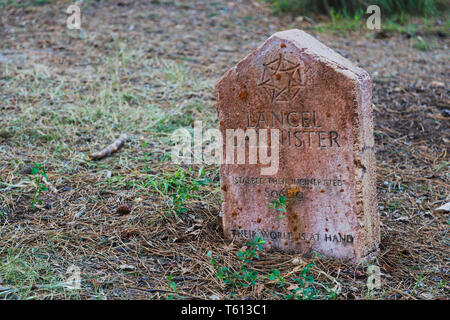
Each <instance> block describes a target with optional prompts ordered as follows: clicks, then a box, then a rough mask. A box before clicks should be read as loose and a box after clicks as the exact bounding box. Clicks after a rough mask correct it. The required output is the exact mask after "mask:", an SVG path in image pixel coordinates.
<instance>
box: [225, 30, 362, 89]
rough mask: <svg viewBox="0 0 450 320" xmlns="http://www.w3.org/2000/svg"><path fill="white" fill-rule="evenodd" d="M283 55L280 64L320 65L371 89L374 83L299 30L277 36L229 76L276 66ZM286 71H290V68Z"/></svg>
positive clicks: (334, 52)
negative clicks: (252, 67) (304, 62)
mask: <svg viewBox="0 0 450 320" xmlns="http://www.w3.org/2000/svg"><path fill="white" fill-rule="evenodd" d="M279 55H282V56H283V61H281V60H280V63H281V62H282V63H285V64H286V63H287V64H292V67H294V65H295V64H298V60H309V61H316V62H319V63H321V64H323V65H326V66H328V67H330V68H332V69H333V70H334V71H336V72H337V73H340V74H342V75H344V76H345V77H346V78H348V79H349V80H352V81H356V82H358V84H361V83H365V84H366V85H367V84H368V83H371V79H370V76H369V74H368V73H367V72H366V71H365V70H364V69H362V68H359V67H358V66H356V65H355V64H354V63H352V62H351V61H350V60H348V59H346V58H345V57H343V56H341V55H340V54H339V53H337V52H336V51H334V50H332V49H331V48H329V47H327V46H326V45H324V44H323V43H321V42H320V41H318V40H317V39H315V38H314V37H313V36H311V35H309V34H308V33H306V32H304V31H302V30H299V29H291V30H286V31H280V32H277V33H275V34H273V35H272V36H271V37H270V38H269V39H267V40H266V41H265V42H264V43H263V44H262V45H261V46H260V47H259V48H257V49H256V50H254V51H253V52H252V53H250V54H249V55H247V56H246V57H245V58H244V59H242V60H241V61H240V62H239V63H238V64H237V65H236V66H235V67H234V68H232V69H231V70H230V71H229V72H233V70H234V71H237V70H240V69H246V67H245V66H249V65H268V64H270V63H271V62H273V63H275V64H276V63H277V62H276V60H277V59H278V57H279ZM269 60H270V61H269ZM285 69H286V70H287V69H288V67H286V68H285ZM228 76H229V73H226V74H225V75H224V76H223V77H222V79H220V81H219V82H218V83H217V86H216V87H219V86H220V83H221V82H222V80H224V79H225V78H227V77H228Z"/></svg>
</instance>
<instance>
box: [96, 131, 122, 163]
mask: <svg viewBox="0 0 450 320" xmlns="http://www.w3.org/2000/svg"><path fill="white" fill-rule="evenodd" d="M126 140H127V135H126V134H122V135H121V136H120V137H119V138H118V139H117V140H116V141H114V142H113V143H112V144H110V145H109V146H107V147H106V148H105V149H103V150H101V151H99V152H95V153H93V154H91V155H90V158H91V160H101V159H103V158H104V157H107V156H109V155H110V154H113V153H114V152H116V151H117V150H119V149H120V148H121V147H122V146H123V145H124V143H125V141H126Z"/></svg>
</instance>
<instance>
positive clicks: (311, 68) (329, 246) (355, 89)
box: [216, 30, 380, 262]
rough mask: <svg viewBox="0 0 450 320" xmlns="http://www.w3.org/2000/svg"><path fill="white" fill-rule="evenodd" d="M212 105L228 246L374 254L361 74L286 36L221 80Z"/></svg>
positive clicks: (365, 82) (367, 112) (369, 125)
mask: <svg viewBox="0 0 450 320" xmlns="http://www.w3.org/2000/svg"><path fill="white" fill-rule="evenodd" d="M216 100H217V112H218V117H219V122H220V132H221V134H222V137H223V151H224V153H223V160H222V164H221V169H220V174H221V191H222V196H223V204H222V214H223V229H224V232H225V235H226V237H227V238H229V239H233V240H235V241H245V240H246V239H251V238H255V237H256V236H261V237H262V238H263V239H264V240H265V244H264V246H265V247H266V248H267V249H279V250H284V251H289V252H299V253H311V252H313V251H314V252H319V253H321V254H323V255H325V256H332V257H336V258H344V259H351V260H352V261H354V262H359V261H361V259H364V258H366V257H368V256H371V255H373V254H375V253H376V252H377V251H378V244H379V239H380V231H379V218H378V214H377V212H376V208H377V205H376V187H375V150H374V138H373V120H372V81H371V79H370V77H369V75H368V73H367V72H366V71H364V70H363V69H361V68H358V67H357V66H355V65H354V64H353V63H351V62H350V61H349V60H347V59H345V58H343V57H342V56H340V55H339V54H337V53H336V52H334V51H333V50H331V49H330V48H328V47H326V46H325V45H324V44H322V43H321V42H319V41H318V40H316V39H315V38H313V37H312V36H310V35H308V34H307V33H305V32H303V31H300V30H289V31H283V32H278V33H275V34H274V35H273V36H271V37H270V38H269V39H268V40H267V41H266V42H264V44H262V46H260V47H259V48H258V49H256V50H255V51H253V52H252V53H250V54H249V55H248V56H247V57H245V58H244V59H243V60H242V61H240V62H239V63H238V64H237V65H236V66H235V67H234V68H232V69H231V70H229V71H228V72H227V73H226V74H225V75H224V76H223V77H222V78H221V79H220V81H219V82H218V83H217V85H216ZM239 148H241V149H239ZM240 151H243V152H242V153H241V154H240V155H239V152H240ZM244 158H245V161H243V159H244Z"/></svg>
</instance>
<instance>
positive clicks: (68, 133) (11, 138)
mask: <svg viewBox="0 0 450 320" xmlns="http://www.w3.org/2000/svg"><path fill="white" fill-rule="evenodd" d="M65 5H66V2H55V4H52V5H45V6H36V7H34V8H32V10H30V9H26V10H25V9H22V10H19V9H17V8H15V7H13V6H7V7H4V10H6V16H10V17H15V16H18V15H20V16H21V19H19V20H20V21H30V22H29V23H26V24H24V25H14V24H13V22H9V20H8V19H7V20H8V21H7V23H8V24H10V23H12V24H13V25H11V26H8V28H9V27H11V28H10V29H8V30H10V31H11V32H8V33H6V35H5V37H4V38H3V39H2V43H1V44H0V46H1V48H2V50H1V51H0V59H2V64H1V65H0V87H1V88H2V89H1V90H0V98H1V99H0V112H1V117H0V295H1V296H0V298H1V299H19V298H20V299H45V298H47V299H71V298H73V299H168V298H171V297H172V298H173V299H179V298H186V299H189V298H191V299H209V298H210V297H212V296H215V297H218V298H222V299H228V298H230V295H231V294H232V293H233V294H234V295H233V298H238V299H244V298H248V297H251V298H260V299H308V298H312V297H313V298H315V299H335V298H337V299H352V298H356V299H365V298H366V285H365V283H366V278H367V274H366V267H367V266H366V265H359V266H354V265H351V264H348V263H346V262H342V261H335V260H332V259H327V258H324V257H320V256H316V255H312V256H307V257H303V258H301V259H300V258H299V257H298V255H297V254H291V253H284V252H276V251H275V252H264V250H259V249H258V247H257V246H256V245H253V244H247V245H246V247H245V248H243V247H242V245H241V244H238V243H233V242H230V241H228V240H226V239H225V238H224V236H223V230H222V228H221V218H220V210H221V196H220V195H221V191H220V187H219V185H220V179H219V168H218V167H217V166H215V165H211V166H205V167H201V166H192V167H187V166H185V165H182V166H180V165H176V164H173V163H171V161H170V151H171V148H170V134H171V132H172V131H173V130H174V129H176V128H178V127H180V126H182V127H187V128H188V129H189V130H191V129H192V128H191V126H192V122H193V120H201V121H203V124H204V126H205V127H214V126H216V125H217V122H218V120H217V115H216V110H215V108H214V100H215V97H214V83H215V82H216V81H217V79H218V78H219V77H220V76H221V75H222V74H223V73H224V72H225V71H226V70H228V69H229V68H230V67H231V66H232V65H234V64H235V63H237V61H239V60H240V59H241V58H242V57H244V56H245V54H247V53H248V52H250V51H251V50H252V48H253V45H254V44H257V43H260V42H261V40H263V39H262V38H261V37H263V36H261V35H258V34H257V33H255V32H254V30H255V28H256V27H258V28H261V29H267V27H268V25H267V21H268V20H265V19H252V20H251V19H249V18H245V17H249V16H251V14H253V13H252V12H242V15H240V14H236V12H235V11H234V10H243V9H245V8H243V7H241V6H237V7H236V6H235V7H234V8H235V9H233V10H223V8H228V7H227V6H226V5H225V4H221V5H220V6H218V5H214V6H213V5H212V4H211V2H208V1H204V2H202V1H200V2H199V3H198V4H196V6H195V8H193V9H189V8H186V7H185V5H184V6H183V4H179V3H178V2H173V3H171V4H170V7H169V6H168V5H166V4H165V3H161V4H159V5H158V4H155V3H151V2H148V1H144V2H142V3H141V2H139V7H133V6H137V4H136V3H135V2H130V4H129V6H125V7H120V8H119V7H117V6H116V4H115V3H113V2H111V3H110V2H107V1H106V2H104V3H103V4H102V6H100V7H99V6H95V3H94V2H91V1H89V2H86V1H85V2H83V11H82V12H83V15H84V16H85V17H86V20H85V22H82V23H85V26H84V27H83V28H85V31H84V33H79V32H73V30H72V31H68V30H64V29H61V28H57V29H52V28H48V29H47V28H43V29H39V32H38V33H37V32H36V28H35V26H36V25H34V24H33V23H31V22H32V21H39V23H42V25H44V24H45V25H52V23H54V20H52V19H54V17H58V19H64V17H65V13H64V12H65V11H64V9H65ZM140 6H142V8H144V9H145V10H142V8H141V7H140ZM138 8H139V10H138ZM168 8H169V9H170V10H171V13H173V15H172V14H171V15H168V14H167V10H168ZM124 10H130V13H129V14H124ZM192 10H196V12H198V21H199V22H201V23H200V24H189V23H190V22H191V20H192V14H193V13H192ZM239 12H240V11H239ZM212 13H214V19H213V20H211V21H210V20H208V18H207V17H208V16H209V15H212ZM94 16H95V19H90V17H94ZM240 16H242V17H243V18H239V17H240ZM38 18H39V19H38ZM268 18H269V17H268ZM272 18H273V17H270V19H272ZM128 19H129V20H128ZM342 19H344V18H342ZM403 19H404V21H407V18H406V17H404V18H403ZM19 20H18V21H19ZM156 20H157V23H156ZM340 20H341V16H338V14H337V12H336V15H335V22H336V24H339V23H340V22H339V21H340ZM355 20H356V19H355ZM61 21H63V20H61ZM135 21H136V22H135ZM280 21H281V19H280ZM210 22H211V24H210ZM212 22H214V23H215V24H214V25H213V24H212ZM273 23H274V25H275V26H276V27H277V28H282V27H284V26H285V25H284V24H282V22H280V23H279V24H277V20H274V22H273ZM283 23H284V22H283ZM351 23H354V22H353V21H352V22H351ZM405 23H406V22H405ZM411 23H413V21H411ZM133 25H134V29H133V28H132V26H133ZM175 25H180V26H183V25H190V26H191V27H192V30H189V32H188V33H186V35H185V34H184V33H181V35H180V31H179V30H178V29H176V30H178V31H176V30H175V29H173V28H174V26H175ZM206 25H207V26H208V29H207V30H206V29H205V26H206ZM429 25H430V28H431V22H429ZM348 28H353V27H348ZM111 30H117V33H116V31H114V32H112V31H111ZM237 34H240V35H245V36H246V37H247V36H248V39H247V40H248V41H242V39H241V38H239V37H237V36H235V35H237ZM149 35H152V36H149ZM187 35H190V36H192V37H191V38H187ZM224 35H232V36H230V37H229V38H227V37H228V36H226V37H225V36H224ZM185 36H186V38H184V37H185ZM423 38H424V39H426V40H427V41H428V40H429V39H428V38H427V37H423ZM326 39H328V40H327V41H331V42H330V46H331V44H333V40H332V37H330V38H326ZM336 41H340V40H336ZM361 41H362V42H363V41H370V40H367V39H365V38H361ZM402 41H403V40H398V42H396V43H395V44H396V45H398V49H399V51H400V50H405V51H407V54H408V55H410V56H412V57H413V58H414V61H415V58H416V57H414V54H417V55H419V58H420V59H422V57H425V56H426V57H427V59H428V60H427V61H429V63H427V64H425V65H423V66H424V68H425V67H429V66H433V65H435V64H438V63H441V62H440V61H441V60H439V59H440V58H439V57H440V55H441V52H443V51H442V50H441V48H440V47H439V46H431V47H430V49H429V51H428V52H427V53H426V54H425V53H423V52H421V51H419V50H416V51H413V52H412V53H411V52H410V51H409V49H410V48H409V47H407V46H406V45H405V43H404V42H402ZM405 41H406V40H405ZM327 43H328V42H327ZM335 43H336V42H335ZM339 43H340V45H342V48H343V49H344V50H347V49H349V48H350V45H346V44H345V43H341V42H339ZM411 43H412V44H413V43H414V39H412V41H411ZM363 44H364V42H363ZM433 44H434V43H433ZM437 44H438V45H440V43H437ZM225 45H226V46H230V47H231V48H233V49H232V50H223V51H222V50H219V49H218V48H221V46H225ZM352 47H353V45H352ZM235 49H236V50H235ZM358 50H360V56H361V61H364V57H365V56H371V57H375V58H378V56H377V52H376V51H375V52H372V51H371V50H372V49H371V47H370V45H369V46H368V47H367V48H366V47H365V46H364V45H363V46H361V47H358ZM374 50H375V49H374ZM349 51H350V50H349ZM429 53H430V54H429ZM353 54H354V53H353ZM390 54H391V52H389V53H388V55H390ZM396 54H397V53H395V54H394V53H392V56H396ZM399 59H400V58H399ZM414 61H412V60H408V59H405V63H408V68H410V67H411V68H412V69H410V70H414V72H416V71H417V69H414V66H415V62H414ZM366 63H367V61H366ZM379 63H380V64H381V65H380V66H378V67H377V68H379V69H382V68H385V69H391V68H393V67H394V66H393V65H392V64H390V63H389V62H386V61H379ZM365 67H367V65H366V66H365ZM369 67H371V66H370V65H369ZM408 70H409V69H408ZM402 71H403V69H402ZM429 73H432V72H429ZM432 76H433V79H434V78H435V79H436V80H438V81H443V80H442V75H440V74H439V73H435V74H433V75H432ZM417 77H418V78H420V79H421V80H422V81H424V83H425V85H426V82H427V81H428V79H427V78H426V75H425V74H424V73H422V72H421V70H419V71H417ZM401 79H404V77H402V78H401ZM401 79H400V78H399V77H398V76H396V75H392V76H390V78H389V82H386V83H385V82H382V81H381V80H378V79H377V80H376V81H377V83H376V84H377V85H376V86H375V89H374V90H375V91H374V92H375V94H374V97H376V98H377V99H378V101H377V102H375V103H376V104H377V108H379V110H381V111H380V112H379V113H377V114H376V116H375V126H376V130H377V132H379V135H377V137H376V141H377V146H379V150H377V161H378V165H377V172H378V176H377V184H378V190H377V191H378V192H379V194H380V196H379V201H380V208H381V207H383V208H382V209H380V214H382V220H383V226H382V234H383V241H382V245H383V248H382V255H380V256H379V259H378V260H377V261H374V262H373V263H374V264H376V265H378V266H380V269H381V270H382V273H383V274H386V277H385V278H383V280H382V281H383V289H382V290H381V291H379V292H374V294H373V295H372V296H371V297H370V298H373V299H377V298H380V297H385V298H389V299H410V298H411V297H413V298H420V299H423V298H426V297H427V296H423V294H430V293H432V296H433V297H435V298H445V297H447V296H448V282H446V274H445V273H444V272H443V271H442V270H444V268H447V266H446V260H445V259H446V257H445V255H444V253H445V252H446V248H447V245H448V243H447V242H448V241H446V233H445V232H446V230H447V229H448V225H449V219H448V218H447V217H446V216H445V215H441V214H436V213H434V212H433V208H434V207H435V204H441V203H443V201H445V199H446V195H447V194H448V192H447V191H448V190H447V185H448V183H447V181H448V175H447V174H446V172H447V171H446V166H448V159H446V158H445V157H446V156H445V155H446V154H445V153H444V152H443V150H444V147H445V146H442V145H441V144H440V141H441V140H438V139H441V138H442V137H443V136H444V135H445V121H444V120H439V119H438V120H433V121H434V122H430V121H431V120H430V116H429V114H437V113H438V111H437V110H438V109H436V108H435V106H442V105H444V103H445V95H444V91H443V89H442V90H441V89H424V90H421V91H419V90H418V89H417V91H416V87H415V86H411V87H409V84H410V83H409V82H408V83H406V82H401V81H402V80H401ZM392 82H394V83H392ZM393 86H399V87H402V88H401V89H402V90H399V91H398V92H397V91H392V88H393ZM404 100H406V102H405V104H404V105H403V104H400V103H403V102H402V101H404ZM424 104H426V107H423V108H422V109H420V110H419V111H410V110H409V108H412V107H414V106H424ZM405 108H407V109H405ZM394 111H395V112H398V113H393V112H394ZM393 115H395V116H393ZM417 119H420V124H421V125H422V124H423V128H419V129H417V128H415V127H414V126H415V124H416V123H417V122H418V121H417ZM438 124H439V126H438ZM121 133H127V134H128V135H129V137H130V138H129V140H128V141H127V142H126V144H125V145H124V147H123V148H122V149H121V150H120V151H118V152H117V153H115V154H113V155H111V156H109V157H107V158H105V159H103V160H101V161H91V160H89V157H88V156H89V154H90V153H92V152H94V151H98V150H99V149H101V148H103V147H104V146H105V145H108V144H109V143H111V142H112V141H113V140H114V139H116V138H117V137H118V136H119V135H120V134H121ZM411 133H413V134H415V135H418V137H417V141H418V142H420V143H419V144H418V145H410V146H407V147H406V146H405V144H404V143H406V142H410V140H408V138H404V137H409V134H411ZM411 141H413V142H414V141H415V140H411ZM389 150H392V153H389ZM34 163H35V164H36V165H34ZM38 167H39V168H40V169H39V168H38ZM32 168H36V169H37V171H36V170H35V171H34V172H33V169H32ZM44 174H45V176H44ZM385 181H386V184H384V182H385ZM47 183H48V184H47ZM39 186H41V187H42V189H39ZM44 186H45V187H46V188H47V190H44ZM33 199H36V200H35V201H34V204H35V207H36V208H33ZM275 199H276V198H275ZM38 200H39V201H38ZM271 200H273V199H271ZM279 200H280V201H278V203H277V202H275V203H272V205H273V209H274V214H275V213H277V214H278V213H279V212H283V211H282V209H283V207H284V206H285V201H284V200H283V199H279ZM39 202H40V203H41V204H39ZM122 204H127V205H128V206H129V207H130V208H131V212H130V213H129V214H124V215H121V214H118V213H117V208H118V207H119V206H120V205H122ZM390 204H391V205H390ZM427 212H430V213H432V214H429V215H425V213H427ZM398 216H401V217H403V216H405V217H407V218H408V219H403V220H401V221H398V220H396V219H397V218H398ZM209 251H210V252H211V255H210V257H208V256H207V253H208V252H209ZM255 254H256V255H257V256H256V255H255ZM212 258H214V259H215V266H216V267H217V268H214V267H212V265H211V259H212ZM311 263H314V265H311ZM72 265H74V266H78V267H79V268H80V272H81V290H70V289H69V288H68V287H67V286H66V285H64V282H66V281H67V277H68V276H69V274H67V271H68V269H69V267H70V266H72ZM124 265H126V266H130V268H128V267H126V268H125V269H124V268H123V266H124ZM419 266H420V267H419ZM222 268H226V269H222ZM220 270H222V276H221V277H218V275H220V273H219V271H220ZM422 271H423V275H422V277H421V279H420V281H419V282H418V283H419V284H418V285H417V286H416V283H417V281H418V279H419V277H420V274H421V272H422ZM387 275H389V277H388V276H387ZM310 277H311V278H310ZM227 279H228V283H225V280H227ZM233 283H234V284H235V285H234V286H233ZM415 286H416V288H415V290H412V289H413V288H414V287H415Z"/></svg>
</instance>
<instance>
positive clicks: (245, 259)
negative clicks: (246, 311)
mask: <svg viewBox="0 0 450 320" xmlns="http://www.w3.org/2000/svg"><path fill="white" fill-rule="evenodd" d="M264 243H265V241H264V239H262V238H261V237H256V238H255V239H253V240H249V241H247V243H246V244H247V245H246V246H245V247H243V248H242V249H241V250H239V251H238V252H237V254H236V255H237V257H238V259H239V260H240V261H241V264H240V265H239V268H238V269H237V270H232V269H230V268H228V267H218V266H217V265H216V261H215V259H214V258H213V257H212V252H211V251H208V253H207V254H206V256H207V257H208V258H209V259H210V265H211V266H212V268H213V269H214V270H215V271H216V277H217V278H218V279H220V280H222V281H223V282H224V283H225V284H227V285H230V286H231V287H232V288H233V289H236V288H239V287H242V288H247V287H251V286H254V285H255V284H256V280H257V279H258V272H257V271H255V270H252V269H250V268H249V267H250V265H251V264H252V263H253V260H254V259H259V255H258V251H260V250H262V245H263V244H264ZM231 295H234V293H233V292H232V294H231Z"/></svg>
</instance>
